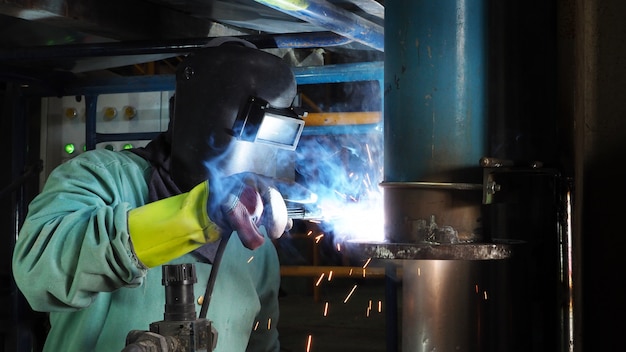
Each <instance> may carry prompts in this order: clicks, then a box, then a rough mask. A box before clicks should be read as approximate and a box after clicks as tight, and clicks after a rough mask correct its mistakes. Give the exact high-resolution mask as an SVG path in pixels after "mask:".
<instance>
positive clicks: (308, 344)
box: [306, 335, 313, 352]
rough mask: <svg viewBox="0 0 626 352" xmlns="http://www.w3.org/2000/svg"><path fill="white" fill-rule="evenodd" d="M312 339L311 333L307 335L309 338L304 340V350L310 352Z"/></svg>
mask: <svg viewBox="0 0 626 352" xmlns="http://www.w3.org/2000/svg"><path fill="white" fill-rule="evenodd" d="M312 339H313V335H309V338H308V339H307V342H306V352H310V351H311V340H312Z"/></svg>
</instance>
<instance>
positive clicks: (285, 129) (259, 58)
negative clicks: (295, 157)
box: [170, 42, 304, 191]
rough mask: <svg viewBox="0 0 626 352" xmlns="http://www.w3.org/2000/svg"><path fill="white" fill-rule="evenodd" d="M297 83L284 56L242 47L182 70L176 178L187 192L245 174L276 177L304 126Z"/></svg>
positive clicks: (189, 61)
mask: <svg viewBox="0 0 626 352" xmlns="http://www.w3.org/2000/svg"><path fill="white" fill-rule="evenodd" d="M295 96H296V81H295V78H294V75H293V73H292V71H291V69H290V67H289V66H288V65H287V64H286V63H285V62H284V61H282V60H281V59H280V58H279V57H277V56H275V55H272V54H270V53H267V52H264V51H261V50H258V49H255V48H251V47H249V46H244V45H241V44H240V43H238V42H235V43H224V44H221V45H220V46H215V47H207V48H203V49H200V50H198V51H197V52H194V53H192V54H190V55H189V56H187V57H186V58H185V59H184V60H183V61H182V62H181V63H180V64H179V65H178V68H177V71H176V91H175V101H174V107H173V109H174V110H173V111H174V114H173V116H172V121H171V125H170V129H171V131H170V132H171V139H172V140H171V146H172V151H171V174H172V178H173V180H174V182H175V183H176V184H177V185H178V187H179V188H180V189H181V190H182V191H187V190H189V189H191V188H192V187H193V186H195V185H197V184H198V183H200V182H202V181H204V180H207V179H209V180H211V182H214V180H219V179H220V178H223V177H226V176H229V175H232V174H235V173H241V172H254V173H257V174H261V175H264V176H268V177H276V176H277V174H279V173H280V172H279V171H278V169H279V168H281V167H282V166H283V165H284V163H283V162H281V160H280V156H279V151H280V150H291V151H293V150H294V149H295V147H296V145H297V142H298V139H299V137H300V134H301V132H302V128H303V126H304V122H303V120H302V118H301V116H299V115H298V114H297V113H295V112H294V110H293V109H292V108H291V104H292V103H293V101H294V98H295Z"/></svg>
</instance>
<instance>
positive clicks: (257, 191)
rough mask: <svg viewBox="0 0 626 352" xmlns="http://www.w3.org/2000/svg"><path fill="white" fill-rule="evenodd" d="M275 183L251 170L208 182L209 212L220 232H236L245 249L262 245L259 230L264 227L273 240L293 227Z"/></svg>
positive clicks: (262, 237) (262, 239) (261, 236)
mask: <svg viewBox="0 0 626 352" xmlns="http://www.w3.org/2000/svg"><path fill="white" fill-rule="evenodd" d="M275 182H278V181H276V180H273V179H271V178H269V177H265V176H261V175H257V174H254V173H250V172H245V173H240V174H235V175H232V176H228V177H226V178H225V179H223V180H220V181H215V180H212V181H211V192H209V202H208V209H207V211H208V214H209V218H210V219H211V220H213V222H215V223H216V224H217V225H218V226H219V227H220V228H221V229H222V230H223V231H236V232H237V235H238V236H239V238H240V239H241V242H242V243H243V245H244V246H245V247H246V248H249V249H255V248H258V247H259V246H261V245H262V244H263V241H264V236H263V234H262V233H261V232H260V231H259V227H260V226H264V227H265V230H266V232H267V235H268V236H269V237H270V238H272V239H276V238H279V237H280V236H282V234H283V233H284V232H285V231H288V230H289V229H291V227H292V226H293V222H292V220H291V219H289V217H288V214H287V206H286V205H285V201H284V200H283V197H282V195H281V193H280V192H279V191H278V190H277V189H276V186H275Z"/></svg>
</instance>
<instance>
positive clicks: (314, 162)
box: [296, 128, 383, 241]
mask: <svg viewBox="0 0 626 352" xmlns="http://www.w3.org/2000/svg"><path fill="white" fill-rule="evenodd" d="M296 155H297V158H296V172H297V176H296V180H297V181H298V182H299V183H301V184H303V185H304V186H305V187H307V188H308V189H310V190H311V191H312V192H314V193H315V194H317V196H318V201H317V202H316V203H315V205H314V206H315V207H316V209H310V210H311V211H312V212H319V213H320V214H322V218H323V221H322V222H321V224H320V227H321V229H322V230H323V231H325V232H327V233H332V234H333V235H334V236H335V240H337V241H341V240H347V239H370V240H371V239H382V238H383V206H382V204H383V203H382V189H381V188H380V186H379V184H380V182H381V181H382V175H383V172H382V171H383V170H382V165H383V160H382V156H383V153H382V131H381V130H380V129H379V128H372V130H371V131H369V132H367V133H355V134H341V135H320V136H304V137H302V139H301V140H300V144H299V145H298V150H297V153H296Z"/></svg>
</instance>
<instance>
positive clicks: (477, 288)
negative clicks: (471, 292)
mask: <svg viewBox="0 0 626 352" xmlns="http://www.w3.org/2000/svg"><path fill="white" fill-rule="evenodd" d="M475 288H476V293H478V284H476V286H475Z"/></svg>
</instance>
